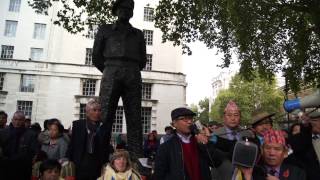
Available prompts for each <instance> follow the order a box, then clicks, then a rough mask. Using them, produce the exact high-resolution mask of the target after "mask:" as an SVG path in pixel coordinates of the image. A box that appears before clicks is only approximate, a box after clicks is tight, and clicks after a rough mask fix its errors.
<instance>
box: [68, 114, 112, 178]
mask: <svg viewBox="0 0 320 180" xmlns="http://www.w3.org/2000/svg"><path fill="white" fill-rule="evenodd" d="M86 123H87V122H86V120H77V121H74V122H73V124H72V135H71V141H70V144H69V147H68V151H67V157H68V158H69V160H70V161H72V162H74V163H75V166H76V176H79V173H80V174H85V175H86V176H87V175H88V176H90V177H92V176H98V175H99V173H100V170H101V167H102V165H103V164H105V163H106V162H108V158H109V141H110V135H109V133H107V131H106V128H105V126H104V125H102V126H100V128H99V130H97V134H96V136H95V140H94V142H95V143H94V152H93V154H92V155H90V157H89V158H88V156H89V155H88V153H87V149H86V143H87V135H88V133H87V126H86ZM85 162H86V163H87V164H84V163H85ZM90 164H91V165H90ZM84 167H88V168H84ZM77 179H79V177H77Z"/></svg>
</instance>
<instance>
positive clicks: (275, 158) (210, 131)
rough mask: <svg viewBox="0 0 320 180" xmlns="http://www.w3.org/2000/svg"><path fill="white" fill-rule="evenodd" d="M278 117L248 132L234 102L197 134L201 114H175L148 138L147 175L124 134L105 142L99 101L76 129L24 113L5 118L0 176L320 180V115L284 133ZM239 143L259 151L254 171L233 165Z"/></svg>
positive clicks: (258, 120)
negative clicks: (276, 124) (196, 121)
mask: <svg viewBox="0 0 320 180" xmlns="http://www.w3.org/2000/svg"><path fill="white" fill-rule="evenodd" d="M274 115H275V114H274V113H267V112H264V111H261V110H260V111H257V112H255V114H253V116H252V122H253V123H252V124H251V126H250V127H249V128H246V129H243V128H241V126H240V122H241V118H240V117H241V111H240V109H239V108H238V106H237V104H236V103H235V102H233V101H230V102H229V103H228V104H227V106H226V107H225V110H224V119H223V124H217V123H210V124H208V125H207V126H206V127H204V128H202V129H200V130H199V131H198V132H194V130H193V128H190V127H191V126H192V125H193V124H194V118H195V116H196V114H195V113H194V112H192V111H191V110H190V109H187V108H184V107H182V108H176V109H174V110H172V112H171V119H172V123H171V125H170V126H167V127H166V128H165V134H164V135H162V136H159V135H158V133H157V131H155V130H153V131H152V132H150V133H149V134H147V135H146V138H145V140H144V143H143V154H144V157H145V158H147V159H148V160H150V161H151V162H152V163H150V164H149V165H150V166H148V167H149V168H150V171H149V173H146V174H144V173H143V172H141V171H138V170H139V168H137V164H138V162H132V158H130V155H129V153H128V151H127V150H126V149H127V145H126V137H125V135H124V134H119V135H118V136H117V137H116V141H115V144H114V145H112V144H110V142H109V141H108V140H109V139H110V137H108V136H110V133H108V132H106V128H104V124H103V123H102V122H101V104H100V102H99V100H97V99H91V100H90V101H89V102H88V103H87V105H86V117H87V118H86V120H77V121H74V122H73V125H72V130H65V129H64V127H63V125H62V124H61V122H60V121H59V120H58V119H54V118H53V119H49V120H46V121H45V123H44V130H43V131H41V127H40V126H38V125H35V124H32V123H31V122H30V121H29V120H26V119H28V118H26V117H25V115H24V114H23V112H21V111H17V112H15V113H14V114H13V116H12V120H11V122H10V123H7V119H8V115H7V114H6V113H5V112H4V111H0V128H1V129H0V176H1V179H17V180H18V179H21V180H24V179H26V180H27V179H34V180H36V179H41V180H49V179H50V180H52V179H53V180H59V179H76V180H91V179H100V180H122V179H123V180H129V179H131V180H140V179H155V180H179V179H181V180H182V179H183V180H185V179H190V180H265V179H266V180H277V179H279V180H282V179H286V180H319V179H320V166H319V159H320V135H319V134H320V112H318V111H314V112H312V113H309V114H307V115H304V116H303V117H302V118H303V121H301V122H303V123H296V124H293V125H292V126H291V127H290V128H289V129H288V132H286V133H285V132H284V131H282V130H275V129H274V127H273V119H272V117H273V116H274ZM7 124H9V125H7ZM241 141H249V142H252V143H254V144H255V145H256V146H257V147H259V151H258V155H257V157H256V161H255V165H254V166H253V167H246V166H239V165H236V164H234V163H233V160H232V159H233V158H232V156H233V151H234V147H235V144H236V143H238V142H241ZM244 154H246V153H244Z"/></svg>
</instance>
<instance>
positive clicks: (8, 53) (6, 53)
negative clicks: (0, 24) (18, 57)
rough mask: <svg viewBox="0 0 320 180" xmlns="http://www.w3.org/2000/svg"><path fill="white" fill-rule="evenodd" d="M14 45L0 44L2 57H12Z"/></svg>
mask: <svg viewBox="0 0 320 180" xmlns="http://www.w3.org/2000/svg"><path fill="white" fill-rule="evenodd" d="M13 51H14V46H7V45H2V46H1V56H0V58H2V59H12V58H13Z"/></svg>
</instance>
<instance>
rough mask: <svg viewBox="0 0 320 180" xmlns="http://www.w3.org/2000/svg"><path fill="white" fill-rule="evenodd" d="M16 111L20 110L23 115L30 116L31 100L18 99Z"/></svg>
mask: <svg viewBox="0 0 320 180" xmlns="http://www.w3.org/2000/svg"><path fill="white" fill-rule="evenodd" d="M17 111H22V112H23V113H24V115H26V116H29V117H30V118H31V115H32V101H18V102H17Z"/></svg>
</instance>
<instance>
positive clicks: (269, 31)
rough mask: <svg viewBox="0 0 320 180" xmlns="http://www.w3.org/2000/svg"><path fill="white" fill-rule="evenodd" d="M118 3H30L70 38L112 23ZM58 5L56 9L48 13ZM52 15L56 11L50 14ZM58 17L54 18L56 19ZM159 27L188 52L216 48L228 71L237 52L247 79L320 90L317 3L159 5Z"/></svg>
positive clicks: (272, 0) (230, 0)
mask: <svg viewBox="0 0 320 180" xmlns="http://www.w3.org/2000/svg"><path fill="white" fill-rule="evenodd" d="M113 1H114V0H30V1H29V5H30V6H31V7H32V8H34V9H35V11H36V12H38V13H46V14H47V13H48V10H49V11H50V12H53V13H55V14H56V16H54V18H53V22H54V24H57V25H60V26H62V27H63V28H65V29H66V30H67V31H69V32H70V33H83V32H84V31H85V30H86V27H88V28H89V29H90V30H92V29H93V26H94V25H98V24H102V23H108V22H111V21H113V20H114V17H112V15H111V6H112V2H113ZM53 4H57V7H58V8H55V9H54V10H53V8H51V9H48V8H50V7H51V6H52V5H53ZM51 10H52V11H51ZM55 14H54V15H55ZM155 26H156V27H158V28H159V29H160V30H161V31H162V32H163V37H162V39H163V41H164V42H165V41H173V43H174V45H181V46H182V48H183V50H184V53H188V54H191V49H190V48H189V47H188V44H189V43H190V42H194V41H196V40H199V41H202V42H204V43H205V44H206V45H207V47H208V48H213V47H217V48H218V51H219V52H221V53H223V55H224V56H223V64H222V65H221V67H228V66H229V65H230V63H231V54H232V53H233V52H235V53H236V54H237V56H238V61H239V63H240V65H241V68H240V73H241V74H242V75H243V77H245V78H246V79H247V80H252V79H253V78H254V73H253V71H254V70H255V69H257V70H258V72H259V73H260V74H261V75H262V77H265V78H268V79H272V77H273V74H274V73H275V72H278V71H282V72H283V73H284V75H285V76H286V77H287V82H288V84H289V87H290V89H291V90H293V91H294V92H297V91H298V90H299V88H300V87H299V86H300V85H301V83H304V84H311V85H317V86H320V1H319V0H264V1H263V0H174V1H173V0H160V1H159V4H158V6H157V8H156V14H155Z"/></svg>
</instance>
